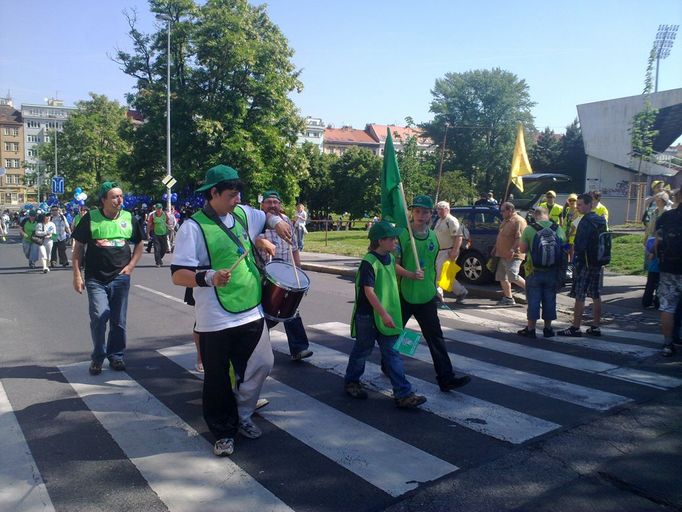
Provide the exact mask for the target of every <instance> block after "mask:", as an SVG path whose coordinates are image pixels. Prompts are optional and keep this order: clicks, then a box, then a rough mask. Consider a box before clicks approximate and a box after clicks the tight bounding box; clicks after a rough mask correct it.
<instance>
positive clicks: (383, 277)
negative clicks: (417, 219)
mask: <svg viewBox="0 0 682 512" xmlns="http://www.w3.org/2000/svg"><path fill="white" fill-rule="evenodd" d="M390 257H391V263H389V264H388V265H384V264H383V263H381V261H379V259H378V258H377V257H376V256H374V254H371V253H369V252H368V253H367V254H365V257H364V258H362V261H366V262H367V263H369V264H370V265H372V268H373V269H374V293H376V295H377V297H378V298H379V302H381V305H382V306H383V307H384V309H385V310H386V312H387V313H388V314H389V315H391V318H392V319H393V323H395V325H396V326H395V327H387V326H386V324H384V322H383V320H382V319H381V316H380V315H379V313H378V312H377V310H376V309H375V310H374V323H375V325H376V326H377V329H379V332H380V333H381V334H385V335H386V336H395V335H397V334H400V332H401V331H402V330H403V316H402V311H401V309H400V294H399V293H398V280H397V277H396V274H395V256H393V255H392V254H391V255H390ZM361 293H365V291H364V290H363V289H362V288H361V287H360V272H358V273H357V274H356V276H355V306H354V307H353V317H352V318H351V326H350V334H351V336H352V337H353V338H355V310H356V309H357V307H358V300H359V297H360V294H361Z"/></svg>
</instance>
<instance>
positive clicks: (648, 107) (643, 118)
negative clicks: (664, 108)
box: [630, 47, 658, 171]
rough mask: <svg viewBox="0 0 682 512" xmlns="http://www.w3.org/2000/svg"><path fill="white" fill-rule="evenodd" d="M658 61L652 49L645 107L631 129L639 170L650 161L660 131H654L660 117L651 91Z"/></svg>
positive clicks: (646, 78) (632, 144)
mask: <svg viewBox="0 0 682 512" xmlns="http://www.w3.org/2000/svg"><path fill="white" fill-rule="evenodd" d="M655 59H656V48H655V47H654V48H652V49H651V52H650V53H649V60H648V62H647V68H646V73H645V75H644V90H643V91H642V95H643V96H644V107H643V108H642V110H641V111H640V112H638V113H637V114H635V115H634V116H633V118H632V126H631V128H630V137H631V146H632V156H635V157H638V158H639V165H638V167H637V170H638V171H639V170H640V169H641V167H642V160H644V159H649V158H650V157H651V155H652V154H653V152H654V139H655V138H656V136H657V135H658V130H654V123H655V122H656V116H657V115H658V109H656V108H654V107H653V105H652V104H651V98H650V96H651V91H652V88H653V78H652V73H653V67H654V60H655Z"/></svg>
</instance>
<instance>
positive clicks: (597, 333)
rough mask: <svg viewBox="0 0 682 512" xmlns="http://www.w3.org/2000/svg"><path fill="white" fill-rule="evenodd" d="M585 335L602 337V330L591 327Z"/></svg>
mask: <svg viewBox="0 0 682 512" xmlns="http://www.w3.org/2000/svg"><path fill="white" fill-rule="evenodd" d="M585 334H587V335H588V336H601V329H600V328H599V327H596V326H594V325H591V326H590V327H588V328H587V330H586V331H585Z"/></svg>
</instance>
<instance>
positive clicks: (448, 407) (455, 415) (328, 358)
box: [270, 330, 561, 444]
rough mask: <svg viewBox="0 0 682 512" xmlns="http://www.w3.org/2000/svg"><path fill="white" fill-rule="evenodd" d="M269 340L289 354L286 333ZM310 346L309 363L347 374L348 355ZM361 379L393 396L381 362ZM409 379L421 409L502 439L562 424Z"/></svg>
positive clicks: (518, 439)
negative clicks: (419, 397) (422, 398)
mask: <svg viewBox="0 0 682 512" xmlns="http://www.w3.org/2000/svg"><path fill="white" fill-rule="evenodd" d="M270 340H271V342H272V346H273V348H274V349H275V350H276V351H277V352H281V353H283V354H288V353H289V346H288V343H287V338H286V335H285V334H284V333H282V332H280V331H275V330H272V331H270ZM310 349H311V350H312V351H313V352H314V353H315V356H314V357H312V358H310V359H306V362H307V363H309V364H312V365H314V366H316V367H318V368H321V369H324V370H326V371H328V372H330V373H333V374H335V375H339V376H341V377H343V376H344V375H345V374H346V366H347V364H348V354H345V353H343V352H339V351H337V350H334V349H330V348H328V347H325V346H324V345H320V344H317V343H310ZM362 380H363V383H364V384H365V385H366V386H367V387H369V388H371V389H374V390H376V391H378V392H380V393H382V394H383V395H386V396H390V397H392V396H393V391H392V390H391V389H390V383H389V382H388V378H387V377H385V376H384V375H383V374H382V373H381V368H380V367H379V365H376V364H374V363H372V362H371V361H367V362H366V363H365V373H364V375H363V378H362ZM408 380H409V381H410V384H412V387H413V388H414V391H415V392H416V393H420V394H423V395H425V396H426V397H427V399H428V400H427V402H426V403H424V404H422V405H421V406H420V408H421V409H424V410H426V411H429V412H431V413H433V414H435V415H437V416H440V417H441V418H444V419H447V420H450V421H453V422H455V423H456V424H458V425H461V426H462V427H465V428H468V429H470V430H473V431H475V432H479V433H481V434H484V435H488V436H491V437H494V438H496V439H500V440H502V441H507V442H509V443H513V444H519V443H523V442H525V441H528V440H529V439H533V438H534V437H537V436H540V435H542V434H546V433H547V432H551V431H552V430H555V429H557V428H559V427H560V426H561V425H558V424H556V423H552V422H551V421H547V420H543V419H541V418H536V417H534V416H529V415H527V414H524V413H522V412H518V411H514V410H512V409H508V408H506V407H504V406H501V405H497V404H494V403H491V402H487V401H485V400H481V399H479V398H476V397H472V396H469V395H465V394H463V393H459V392H456V391H452V392H450V393H447V394H446V393H442V392H441V391H440V390H439V389H438V386H436V385H435V384H431V383H430V382H426V381H424V380H421V379H418V378H416V377H412V376H408Z"/></svg>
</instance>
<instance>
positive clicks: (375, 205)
mask: <svg viewBox="0 0 682 512" xmlns="http://www.w3.org/2000/svg"><path fill="white" fill-rule="evenodd" d="M381 165H382V161H381V159H380V158H379V157H378V156H376V155H375V154H374V153H372V152H371V151H370V150H368V149H364V148H357V147H352V148H350V149H348V151H346V152H345V153H344V154H343V155H342V156H341V158H339V159H338V160H337V161H336V162H334V163H333V164H332V166H331V176H332V181H333V184H334V185H333V186H334V201H333V203H332V205H333V207H332V209H333V211H336V212H348V213H349V214H350V218H351V219H360V218H362V217H363V216H364V215H365V213H373V212H378V211H379V203H380V202H381V193H380V192H381V184H380V182H381Z"/></svg>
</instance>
